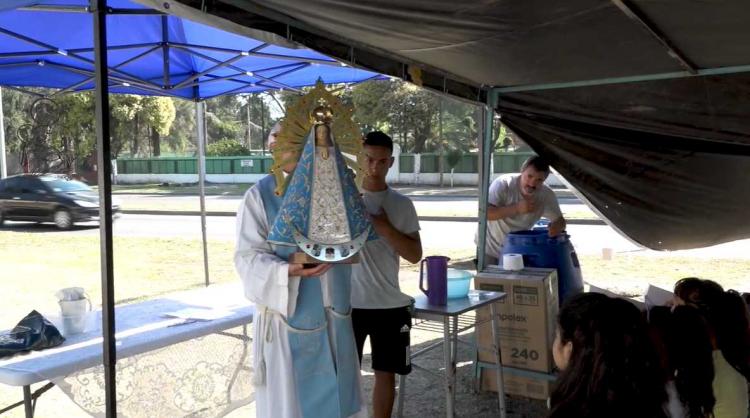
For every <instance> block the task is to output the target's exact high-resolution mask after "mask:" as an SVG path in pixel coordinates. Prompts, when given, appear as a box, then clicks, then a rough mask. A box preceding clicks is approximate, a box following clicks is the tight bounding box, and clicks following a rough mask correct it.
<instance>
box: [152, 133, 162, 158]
mask: <svg viewBox="0 0 750 418" xmlns="http://www.w3.org/2000/svg"><path fill="white" fill-rule="evenodd" d="M151 150H152V151H153V154H154V157H158V156H160V155H161V138H160V136H159V131H157V130H156V128H153V127H152V128H151Z"/></svg>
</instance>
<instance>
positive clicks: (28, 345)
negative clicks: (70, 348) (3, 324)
mask: <svg viewBox="0 0 750 418" xmlns="http://www.w3.org/2000/svg"><path fill="white" fill-rule="evenodd" d="M63 341H65V337H63V336H62V335H61V334H60V331H59V330H58V329H57V328H55V326H54V325H52V323H51V322H49V321H48V320H47V318H45V317H43V316H42V314H40V313H39V312H37V311H31V312H30V313H29V314H28V315H26V317H25V318H23V319H22V320H21V322H19V323H18V325H16V326H15V328H13V329H12V330H10V331H6V332H2V333H0V357H7V356H12V355H14V354H17V353H21V352H25V351H31V350H43V349H45V348H50V347H56V346H58V345H60V344H62V343H63Z"/></svg>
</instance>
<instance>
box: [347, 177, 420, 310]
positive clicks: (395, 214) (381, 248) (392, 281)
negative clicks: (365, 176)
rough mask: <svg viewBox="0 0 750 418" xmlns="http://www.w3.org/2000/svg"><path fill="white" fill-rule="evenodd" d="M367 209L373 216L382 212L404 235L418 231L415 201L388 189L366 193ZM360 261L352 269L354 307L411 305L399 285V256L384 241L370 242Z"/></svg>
mask: <svg viewBox="0 0 750 418" xmlns="http://www.w3.org/2000/svg"><path fill="white" fill-rule="evenodd" d="M363 197H364V200H365V206H366V207H367V211H368V212H370V213H371V214H378V213H380V211H381V210H383V211H385V214H386V215H388V220H389V221H390V222H391V224H392V225H393V227H394V228H396V229H397V230H398V231H400V232H401V233H404V234H406V235H411V234H413V233H415V232H417V231H419V220H418V219H417V211H416V209H415V208H414V204H413V203H412V201H411V200H410V199H409V198H408V197H406V196H404V195H402V194H400V193H398V192H396V191H395V190H392V189H391V188H388V189H386V190H384V191H381V192H369V191H367V190H365V193H364V196H363ZM359 257H360V261H359V263H357V264H353V265H352V302H351V303H352V307H353V308H359V309H390V308H400V307H403V306H408V305H410V304H411V296H409V295H407V294H405V293H402V292H401V289H400V288H399V285H398V270H399V256H398V254H396V251H395V250H394V249H393V247H391V246H390V244H388V242H387V241H386V240H385V239H383V238H378V239H376V240H373V241H368V242H367V243H366V244H365V246H364V248H362V250H360V252H359Z"/></svg>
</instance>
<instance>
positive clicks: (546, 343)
mask: <svg viewBox="0 0 750 418" xmlns="http://www.w3.org/2000/svg"><path fill="white" fill-rule="evenodd" d="M474 288H475V289H478V290H492V291H500V292H505V293H507V294H508V296H507V297H506V298H505V299H504V300H503V301H501V302H498V303H496V304H495V311H496V313H497V316H498V319H499V321H498V327H499V329H498V337H499V340H500V351H501V355H502V362H503V364H504V365H505V366H510V367H516V368H520V369H527V370H533V371H539V372H543V373H547V372H549V371H551V370H552V367H553V360H552V342H553V341H554V339H555V329H556V322H557V311H558V293H557V292H558V290H557V270H556V269H543V268H526V269H523V270H520V271H504V270H500V269H497V268H494V269H493V268H489V269H487V270H485V271H483V272H481V273H479V274H477V275H476V277H475V278H474ZM489 317H490V308H489V306H488V307H485V308H482V309H480V310H478V311H477V322H478V323H479V322H482V321H485V320H487V319H489ZM476 338H477V344H478V345H479V347H480V349H479V360H481V361H485V362H494V356H493V354H492V352H491V351H489V349H490V348H491V347H492V345H493V344H492V328H491V323H490V322H489V321H487V322H485V323H483V324H480V325H478V326H477V330H476Z"/></svg>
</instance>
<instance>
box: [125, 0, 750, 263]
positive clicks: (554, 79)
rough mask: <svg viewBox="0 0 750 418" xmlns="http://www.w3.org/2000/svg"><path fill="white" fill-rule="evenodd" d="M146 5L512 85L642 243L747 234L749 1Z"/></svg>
mask: <svg viewBox="0 0 750 418" xmlns="http://www.w3.org/2000/svg"><path fill="white" fill-rule="evenodd" d="M140 2H142V3H158V5H161V6H160V7H162V9H163V8H164V5H165V4H166V5H175V6H179V7H178V8H179V9H180V10H179V12H180V13H187V14H192V15H195V16H207V15H212V17H214V18H215V17H218V18H223V19H226V20H229V21H232V22H234V23H235V24H239V25H241V26H244V27H251V28H255V29H257V30H260V31H265V32H270V33H274V34H276V35H278V36H280V37H284V38H287V39H290V40H292V41H295V42H298V43H301V44H303V45H305V46H308V47H310V48H312V49H315V50H317V51H320V52H322V53H325V54H327V55H330V56H334V57H337V58H340V59H343V60H347V61H349V62H351V63H353V64H355V65H360V66H364V67H367V68H369V69H372V70H374V71H377V72H380V73H384V74H390V75H394V76H398V77H402V78H405V79H408V80H411V81H415V82H417V83H420V82H421V83H422V84H423V85H424V86H426V87H429V88H432V89H435V90H440V91H445V92H446V93H449V94H452V95H454V96H457V97H461V98H464V99H469V100H475V101H479V102H484V101H485V100H486V99H487V94H488V92H490V91H491V88H501V90H500V91H499V92H500V97H499V104H498V107H497V109H498V111H499V112H500V113H501V114H502V115H503V118H504V120H505V121H506V123H507V124H508V125H509V126H510V127H511V128H512V129H514V130H515V131H516V132H517V133H518V134H519V135H521V136H522V137H523V138H524V139H525V140H526V141H527V142H529V143H530V144H531V145H532V147H534V149H535V150H536V151H537V152H539V153H540V154H542V155H544V156H547V157H549V158H550V159H551V160H552V161H553V162H554V164H553V165H554V166H555V168H556V169H558V170H559V171H560V172H561V173H562V174H563V175H564V176H565V177H566V178H567V179H568V180H569V181H570V182H571V183H572V184H573V185H574V186H575V187H576V188H578V189H579V190H580V191H581V192H582V193H583V194H584V195H585V197H586V198H587V199H588V200H589V201H590V202H592V203H593V204H594V205H595V206H596V207H597V209H599V210H600V211H601V212H602V213H603V214H604V215H605V217H607V218H608V219H609V220H610V221H611V222H612V223H613V224H614V225H615V226H617V227H618V228H619V229H620V230H622V231H623V232H625V233H626V234H627V235H629V236H630V237H631V238H633V239H634V240H636V241H638V242H640V243H642V244H644V245H647V246H649V247H651V248H657V249H678V248H690V247H698V246H705V245H710V244H715V243H719V242H724V241H730V240H734V239H739V238H746V237H750V223H748V222H746V221H745V216H746V213H747V212H748V210H747V208H748V206H750V183H749V182H748V181H747V179H746V175H747V174H746V173H747V172H748V171H750V158H749V157H750V77H749V76H748V75H749V74H750V73H749V72H750V6H748V4H747V2H746V1H742V0H726V1H697V0H690V1H689V0H648V1H645V0H641V1H628V0H613V1H595V0H566V1H550V0H547V1H542V0H529V1H524V2H519V1H510V0H505V1H491V0H489V1H488V0H474V1H472V0H463V1H456V0H451V1H445V0H412V1H408V2H404V1H399V0H390V1H383V0H369V1H342V0H267V1H262V2H261V1H248V0H177V1H171V2H166V3H165V2H164V1H158V2H157V1H155V0H140ZM158 5H157V7H159V6H158ZM185 6H186V7H185ZM201 11H203V12H201ZM172 12H174V9H173V11H172ZM414 68H419V69H420V72H416V71H413V69H414ZM685 77H688V78H685ZM615 82H627V83H628V84H613V83H615ZM553 87H554V88H555V89H551V88H553Z"/></svg>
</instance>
